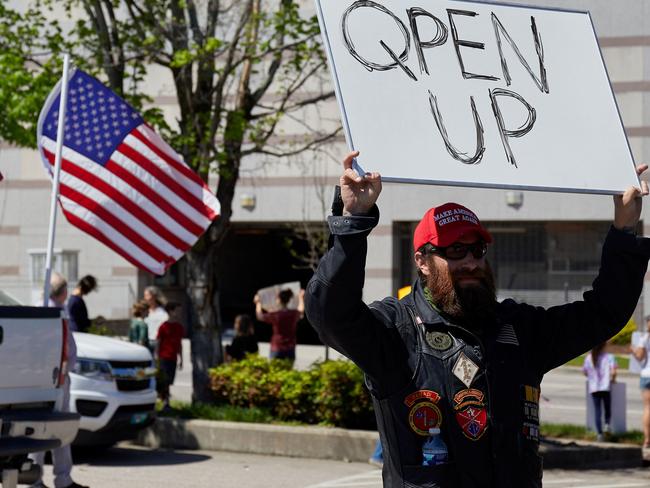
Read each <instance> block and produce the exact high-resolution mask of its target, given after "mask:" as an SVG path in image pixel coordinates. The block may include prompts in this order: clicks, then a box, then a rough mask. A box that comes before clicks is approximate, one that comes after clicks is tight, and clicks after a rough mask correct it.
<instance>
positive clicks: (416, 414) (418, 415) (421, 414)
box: [409, 402, 442, 436]
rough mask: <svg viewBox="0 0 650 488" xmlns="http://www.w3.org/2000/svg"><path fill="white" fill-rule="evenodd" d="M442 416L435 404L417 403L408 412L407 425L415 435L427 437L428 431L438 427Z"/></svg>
mask: <svg viewBox="0 0 650 488" xmlns="http://www.w3.org/2000/svg"><path fill="white" fill-rule="evenodd" d="M441 420H442V414H441V413H440V409H439V408H438V406H437V405H436V404H435V403H431V402H419V403H417V404H416V405H413V408H411V411H410V412H409V425H410V426H411V429H413V430H414V431H415V433H416V434H419V435H423V436H428V435H429V429H430V428H432V427H438V428H439V427H440V424H441Z"/></svg>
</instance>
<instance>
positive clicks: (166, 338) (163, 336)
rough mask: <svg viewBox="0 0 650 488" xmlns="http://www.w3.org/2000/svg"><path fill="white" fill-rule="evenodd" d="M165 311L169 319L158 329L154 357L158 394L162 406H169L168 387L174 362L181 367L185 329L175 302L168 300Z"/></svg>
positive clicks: (171, 381) (178, 306)
mask: <svg viewBox="0 0 650 488" xmlns="http://www.w3.org/2000/svg"><path fill="white" fill-rule="evenodd" d="M165 311H166V312H167V315H168V316H169V319H168V320H167V321H165V322H163V323H162V324H161V325H160V328H159V329H158V336H157V338H156V342H157V344H156V357H157V358H158V369H159V373H160V374H159V381H158V396H159V398H160V399H161V400H162V402H163V408H164V409H167V408H169V396H170V395H169V387H170V386H171V385H173V384H174V378H175V377H176V363H177V359H178V369H183V346H182V343H181V340H182V339H183V335H185V329H183V325H182V324H181V312H182V308H181V306H180V304H178V303H176V302H168V303H167V305H165Z"/></svg>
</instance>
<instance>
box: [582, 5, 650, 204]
mask: <svg viewBox="0 0 650 488" xmlns="http://www.w3.org/2000/svg"><path fill="white" fill-rule="evenodd" d="M587 15H588V16H589V23H590V24H591V29H592V30H593V32H594V39H595V40H596V47H597V48H598V54H599V55H600V62H601V63H602V65H603V69H604V70H605V73H606V74H607V83H608V84H609V89H610V91H611V92H612V99H613V100H614V106H615V107H616V113H617V114H618V119H619V121H620V122H621V130H622V131H623V137H624V138H625V143H626V144H627V150H628V151H629V153H630V159H631V160H632V166H633V169H634V173H635V174H636V181H637V186H638V188H641V178H640V177H639V175H638V174H637V173H636V162H635V160H634V153H633V152H632V147H631V146H630V139H629V138H628V137H627V134H626V133H625V124H624V123H623V116H622V115H621V109H620V108H619V106H618V100H617V99H616V94H615V93H614V87H613V86H612V79H611V78H610V77H609V71H607V65H606V64H605V58H604V56H603V50H602V49H601V48H600V42H599V41H598V34H596V27H595V26H594V21H593V19H592V18H591V13H589V12H587ZM618 194H619V195H620V193H618Z"/></svg>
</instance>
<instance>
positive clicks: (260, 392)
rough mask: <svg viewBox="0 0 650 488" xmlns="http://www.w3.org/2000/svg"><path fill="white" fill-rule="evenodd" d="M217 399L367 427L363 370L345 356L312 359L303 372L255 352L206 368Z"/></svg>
mask: <svg viewBox="0 0 650 488" xmlns="http://www.w3.org/2000/svg"><path fill="white" fill-rule="evenodd" d="M210 376H211V382H212V385H211V386H212V391H213V393H214V397H215V401H216V403H217V404H221V405H223V404H227V405H232V406H236V407H243V408H260V409H263V410H266V411H268V412H270V413H271V415H272V416H273V418H275V419H277V420H282V421H297V422H301V423H307V424H324V425H334V426H338V427H348V428H372V427H373V422H374V415H373V413H372V403H371V400H370V395H369V394H368V392H367V391H366V390H365V388H364V384H363V374H362V373H361V371H360V370H359V368H357V367H356V366H355V365H354V364H353V363H351V362H349V361H327V362H323V363H315V364H313V365H312V366H311V367H310V368H309V369H308V370H307V371H297V370H294V369H291V364H290V363H289V362H288V361H281V360H272V361H269V360H268V359H266V358H263V357H261V356H258V355H250V356H247V357H246V359H244V360H242V361H235V362H232V363H228V364H224V365H221V366H219V367H217V368H214V369H212V370H210Z"/></svg>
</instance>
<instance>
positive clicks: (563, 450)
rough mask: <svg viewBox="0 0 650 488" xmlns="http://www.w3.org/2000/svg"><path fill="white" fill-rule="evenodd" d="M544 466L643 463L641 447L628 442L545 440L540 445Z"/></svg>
mask: <svg viewBox="0 0 650 488" xmlns="http://www.w3.org/2000/svg"><path fill="white" fill-rule="evenodd" d="M540 454H541V455H542V457H543V458H544V468H552V469H604V468H607V469H610V468H638V467H640V466H642V464H643V459H642V455H641V448H640V447H638V446H633V445H630V444H615V443H611V442H587V441H577V440H570V439H548V440H547V441H545V442H544V441H543V442H542V443H541V444H540Z"/></svg>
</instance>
